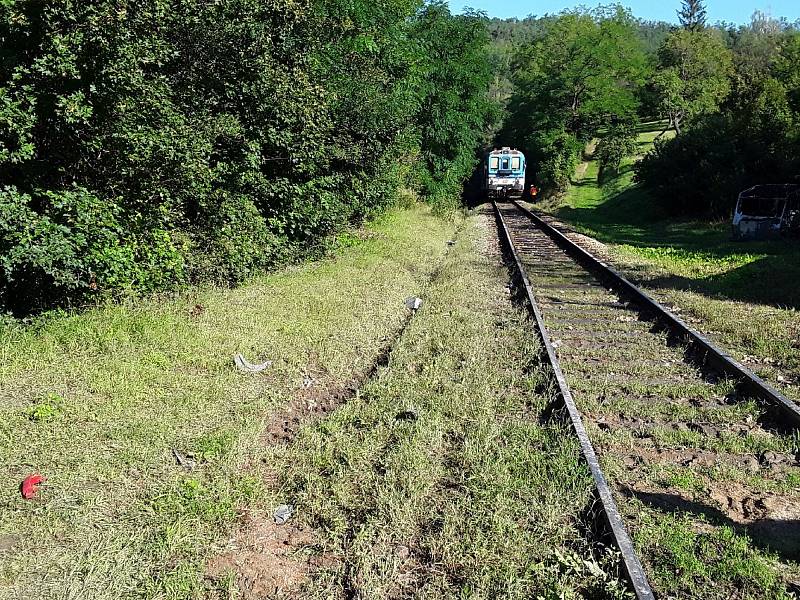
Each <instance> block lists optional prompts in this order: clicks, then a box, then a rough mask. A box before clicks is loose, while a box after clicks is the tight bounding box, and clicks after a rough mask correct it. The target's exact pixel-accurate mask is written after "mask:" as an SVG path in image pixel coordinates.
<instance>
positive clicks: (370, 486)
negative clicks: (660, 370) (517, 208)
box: [279, 217, 627, 599]
mask: <svg viewBox="0 0 800 600" xmlns="http://www.w3.org/2000/svg"><path fill="white" fill-rule="evenodd" d="M493 230H494V224H493V222H492V221H491V220H490V219H487V218H485V217H484V218H483V221H477V220H476V219H475V218H470V219H469V221H468V225H467V228H466V229H465V231H464V233H463V234H462V235H461V236H460V238H459V242H458V243H457V245H456V246H454V248H453V249H452V251H451V253H450V254H449V255H448V258H447V260H446V262H445V264H444V267H443V269H442V271H441V272H440V273H439V275H438V277H437V278H436V279H434V280H433V281H432V283H431V285H430V286H429V287H428V288H427V289H426V292H425V304H424V306H423V308H422V310H421V311H419V313H417V315H416V316H415V318H414V320H413V321H412V322H411V323H410V325H409V327H408V328H407V329H406V331H405V332H404V334H403V336H402V338H401V339H400V341H399V343H398V344H397V346H396V347H395V348H394V350H393V352H392V354H391V357H390V360H389V362H388V364H387V365H386V366H385V367H383V368H381V369H380V370H379V371H378V372H377V374H376V376H375V377H374V378H373V379H372V380H371V381H369V382H368V384H367V385H366V386H365V387H364V388H363V389H362V390H360V392H359V394H358V395H357V396H356V397H355V398H353V399H352V400H350V401H349V402H348V403H347V404H346V405H345V406H344V407H342V408H341V409H340V410H338V411H337V412H336V413H334V414H333V415H331V416H330V417H329V418H327V419H326V420H324V421H322V422H319V423H318V424H316V425H313V426H311V427H309V428H307V429H306V430H305V431H304V432H303V434H302V436H301V437H300V438H299V439H298V440H297V441H296V443H295V444H294V445H293V446H291V447H290V448H288V449H287V450H286V453H285V454H284V455H283V456H282V458H280V459H279V463H280V464H281V471H282V472H283V473H284V475H283V476H282V482H283V483H282V490H283V493H284V497H285V499H286V500H287V501H291V502H292V503H294V504H295V505H296V506H297V507H298V518H299V519H301V520H302V521H303V522H304V523H306V524H307V525H308V526H311V527H313V528H314V529H315V530H316V532H317V534H316V535H317V537H318V539H319V541H320V545H319V547H318V548H317V549H316V552H317V553H318V554H319V555H320V556H323V557H324V556H327V557H335V558H334V559H333V560H332V561H331V564H329V566H328V567H327V568H326V569H324V570H323V571H322V572H320V573H318V574H317V576H316V577H315V578H314V579H313V581H309V582H308V583H307V585H306V587H305V590H304V592H303V594H302V596H303V597H311V598H331V597H333V598H337V597H349V598H375V599H382V598H401V597H403V598H406V597H419V598H576V597H592V598H619V597H627V595H626V593H625V592H624V590H623V586H622V584H621V583H620V581H619V579H618V576H617V575H618V573H617V570H618V565H617V558H616V556H615V555H614V554H613V553H611V552H604V551H602V550H600V551H599V552H598V553H597V554H595V553H594V551H597V548H596V547H595V548H593V547H592V546H591V545H590V540H588V539H587V537H586V534H585V527H586V525H587V523H586V522H585V521H584V516H583V515H584V511H585V509H586V508H587V507H588V506H589V504H590V493H591V489H592V483H591V478H590V477H589V474H588V471H587V469H586V468H585V466H583V465H582V464H581V461H580V459H579V456H580V453H579V448H578V445H577V443H576V440H575V438H574V434H573V433H572V432H571V431H570V430H569V429H568V428H567V427H566V426H565V425H563V424H562V423H560V422H558V421H557V420H556V421H549V420H546V419H543V414H544V411H545V408H546V407H547V405H548V403H549V402H550V400H551V398H552V394H553V390H552V386H551V384H550V375H549V373H548V372H547V371H546V370H544V369H543V368H542V367H541V365H540V362H539V359H538V357H539V347H538V345H537V342H536V338H535V336H534V334H533V330H532V328H531V324H530V322H529V321H528V317H527V313H526V311H525V310H524V308H518V307H515V306H514V305H513V304H512V302H511V300H510V297H509V293H508V290H507V288H506V287H505V284H506V283H507V282H508V272H507V270H506V268H505V267H504V266H503V264H502V262H501V260H500V256H499V255H498V254H497V251H496V249H493V248H491V246H489V252H492V254H490V255H489V256H488V257H487V254H486V252H487V250H486V249H485V248H487V243H488V241H489V240H491V237H492V236H494V235H495V233H494V231H493ZM321 562H323V564H324V563H325V561H321Z"/></svg>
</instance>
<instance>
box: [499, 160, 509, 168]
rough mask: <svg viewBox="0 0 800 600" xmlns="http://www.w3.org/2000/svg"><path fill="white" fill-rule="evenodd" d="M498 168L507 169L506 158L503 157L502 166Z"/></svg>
mask: <svg viewBox="0 0 800 600" xmlns="http://www.w3.org/2000/svg"><path fill="white" fill-rule="evenodd" d="M500 169H501V170H503V171H508V159H507V158H504V159H503V160H502V166H501V167H500Z"/></svg>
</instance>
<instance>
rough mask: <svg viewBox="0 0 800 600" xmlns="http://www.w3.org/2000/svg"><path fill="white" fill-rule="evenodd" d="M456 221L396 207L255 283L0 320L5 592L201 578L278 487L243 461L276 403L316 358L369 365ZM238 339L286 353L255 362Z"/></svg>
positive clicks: (93, 590)
mask: <svg viewBox="0 0 800 600" xmlns="http://www.w3.org/2000/svg"><path fill="white" fill-rule="evenodd" d="M453 231H454V226H453V224H452V223H446V222H443V221H442V220H440V219H436V218H434V217H433V216H431V215H430V213H429V211H427V210H426V209H423V208H416V209H414V210H410V211H403V212H397V213H394V214H392V215H389V216H388V217H386V218H385V219H383V220H382V221H381V222H379V223H377V224H376V225H375V226H374V227H372V228H371V230H370V232H369V235H368V236H366V239H364V240H362V241H361V242H359V243H358V244H357V245H356V246H355V247H348V248H344V249H342V251H341V252H340V255H339V256H338V258H337V259H336V260H333V261H324V262H320V263H317V264H312V265H309V266H305V267H302V268H297V269H292V270H288V271H286V272H283V273H280V274H277V275H274V276H270V277H265V278H263V279H260V280H258V281H255V282H253V283H252V284H250V285H248V286H245V287H243V288H240V289H236V290H223V289H208V290H205V291H198V292H196V295H193V296H191V297H181V298H177V299H176V298H172V299H170V298H165V299H160V300H153V301H148V302H139V303H136V304H130V305H123V306H111V307H108V308H101V309H97V310H92V311H89V312H87V313H84V314H80V315H77V316H64V317H59V318H51V319H50V320H47V321H43V322H42V323H40V324H38V325H34V326H28V327H15V326H6V327H5V328H4V329H2V330H0V464H2V465H3V468H2V470H0V598H12V597H13V598H18V597H29V598H81V599H94V598H122V597H131V596H134V597H140V596H141V597H153V598H182V597H193V594H196V593H199V589H200V586H201V585H202V577H201V575H202V572H203V569H204V556H205V555H206V554H207V553H208V552H209V547H210V545H211V543H212V542H213V540H214V539H215V538H217V537H218V536H219V535H220V534H221V533H222V532H224V531H225V530H226V529H228V528H229V527H230V525H231V524H232V523H233V522H234V521H235V519H236V517H237V509H238V508H239V507H240V506H243V505H250V504H253V503H259V502H269V501H270V498H272V496H273V494H274V492H273V491H271V490H269V489H265V486H264V484H263V482H262V479H261V477H260V476H258V475H257V474H255V473H254V472H252V471H251V470H248V469H247V468H244V467H243V466H242V465H247V464H249V463H251V462H252V460H253V458H254V456H255V455H257V454H258V447H259V444H258V443H257V440H258V438H259V436H260V435H261V432H262V430H263V428H264V425H265V422H264V420H265V419H266V418H267V417H266V415H268V414H269V412H270V411H271V410H273V409H275V408H276V407H278V406H281V405H283V404H285V403H286V402H287V400H288V399H289V398H290V397H292V395H293V394H294V393H296V391H297V389H298V388H301V387H302V384H303V379H304V375H305V374H306V373H308V372H311V371H313V373H314V374H315V377H316V378H317V379H318V381H319V385H327V386H332V387H335V386H337V385H342V384H344V383H346V382H348V381H352V380H353V378H354V377H357V376H358V374H359V373H362V372H364V371H367V370H368V369H369V368H370V366H371V365H372V363H373V362H374V361H375V360H376V357H377V356H378V355H379V353H380V352H381V349H382V348H383V347H384V346H385V344H386V340H387V339H389V338H391V337H392V336H394V335H395V333H396V331H397V330H398V329H399V327H400V326H401V325H402V323H403V322H404V319H405V315H406V314H407V311H406V309H405V308H404V305H403V302H404V299H405V298H406V297H408V296H410V295H412V294H415V293H418V291H419V290H420V289H421V288H422V287H423V286H424V285H425V282H426V281H427V279H428V278H429V276H430V274H431V273H432V272H433V270H434V268H435V266H436V265H437V264H439V263H440V261H441V259H442V257H443V256H444V254H445V249H446V244H445V241H446V240H447V239H448V238H449V237H450V236H451V235H452V233H453ZM351 241H352V238H351ZM192 313H194V314H192ZM236 352H243V353H244V354H245V356H247V357H248V358H250V359H251V360H252V361H255V360H259V361H260V360H262V359H267V358H270V359H273V360H274V361H275V365H274V366H273V367H272V368H271V369H269V370H268V371H267V372H266V373H264V374H261V375H255V376H252V375H243V374H240V373H238V372H236V371H235V370H234V369H233V366H232V356H233V354H234V353H236ZM173 448H175V449H178V450H180V451H181V452H184V453H186V452H192V453H194V454H195V456H196V457H197V458H198V460H199V462H200V465H199V466H198V467H197V468H195V469H194V470H192V471H191V472H186V471H184V470H182V469H181V468H180V467H179V466H178V465H176V461H175V458H174V457H173V455H172V449H173ZM36 471H38V472H41V473H42V474H43V475H45V476H46V477H47V478H48V480H47V485H46V487H45V488H44V489H43V490H42V492H41V493H40V495H39V498H38V499H36V500H35V501H24V500H23V499H22V498H21V497H20V494H19V491H18V486H19V484H20V481H21V480H22V479H23V477H25V476H26V475H28V474H29V473H32V472H36Z"/></svg>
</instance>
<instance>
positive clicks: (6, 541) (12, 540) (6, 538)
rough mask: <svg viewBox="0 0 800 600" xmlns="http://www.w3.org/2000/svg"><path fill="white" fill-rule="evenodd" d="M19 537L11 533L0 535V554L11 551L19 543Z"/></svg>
mask: <svg viewBox="0 0 800 600" xmlns="http://www.w3.org/2000/svg"><path fill="white" fill-rule="evenodd" d="M19 542H20V538H19V536H17V535H14V534H13V533H7V534H3V535H0V554H2V553H3V552H11V551H12V550H14V548H16V547H17V546H18V545H19Z"/></svg>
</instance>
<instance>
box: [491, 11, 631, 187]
mask: <svg viewBox="0 0 800 600" xmlns="http://www.w3.org/2000/svg"><path fill="white" fill-rule="evenodd" d="M645 66H646V60H645V55H644V52H643V50H642V45H641V41H640V40H639V38H638V36H637V34H636V23H635V21H634V20H633V18H632V17H631V15H630V13H629V12H627V11H624V10H623V9H621V8H619V7H610V8H601V9H598V10H595V11H591V12H585V11H572V12H566V13H562V14H561V15H559V16H558V17H556V18H553V19H551V20H550V21H548V22H546V23H545V28H544V31H543V32H542V34H541V35H540V36H539V37H537V38H536V39H535V40H534V41H533V42H532V43H531V44H527V45H525V46H523V47H522V48H521V49H520V51H519V53H518V55H517V57H516V61H515V73H514V85H515V92H514V95H513V96H512V98H511V100H510V102H509V112H510V114H509V117H508V124H507V126H506V128H505V130H504V131H503V132H502V140H503V141H505V142H506V143H511V144H521V145H522V146H523V148H524V149H525V150H526V152H527V153H528V154H529V155H530V156H529V164H535V165H537V168H538V178H539V180H540V182H541V183H542V184H543V185H545V186H547V187H549V188H550V189H551V190H559V189H563V188H564V187H566V186H567V185H568V183H569V178H570V176H571V175H572V170H573V169H574V165H575V162H576V160H577V157H578V155H579V153H580V151H581V149H582V147H583V145H584V143H585V142H586V141H588V140H589V139H591V138H592V137H594V136H595V135H596V134H597V133H598V131H600V129H602V128H603V127H605V126H608V125H611V124H612V123H614V122H617V121H627V120H630V119H631V118H635V114H636V112H637V109H638V94H637V90H638V87H639V86H640V84H641V83H642V81H643V79H644V76H645Z"/></svg>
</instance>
